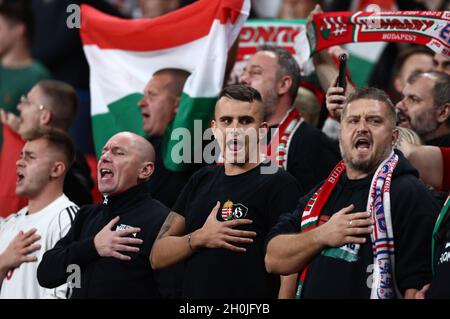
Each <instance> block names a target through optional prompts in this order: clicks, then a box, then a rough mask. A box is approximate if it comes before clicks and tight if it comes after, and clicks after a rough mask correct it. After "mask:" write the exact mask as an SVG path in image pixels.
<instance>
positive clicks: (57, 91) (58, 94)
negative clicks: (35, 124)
mask: <svg viewBox="0 0 450 319" xmlns="http://www.w3.org/2000/svg"><path fill="white" fill-rule="evenodd" d="M37 85H38V86H39V88H41V89H42V91H43V93H44V96H45V99H46V101H48V103H47V104H44V106H45V107H47V108H49V111H50V112H51V113H52V114H53V126H55V127H57V128H59V129H63V130H66V131H67V130H68V129H69V127H70V124H72V121H73V120H74V118H75V116H76V114H77V112H78V105H79V99H78V95H77V92H76V91H75V89H74V88H73V87H72V86H71V85H70V84H68V83H65V82H61V81H56V80H41V81H39V82H38V83H37Z"/></svg>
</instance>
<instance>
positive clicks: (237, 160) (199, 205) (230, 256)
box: [150, 85, 300, 298]
mask: <svg viewBox="0 0 450 319" xmlns="http://www.w3.org/2000/svg"><path fill="white" fill-rule="evenodd" d="M263 113H264V112H263V108H262V102H261V96H260V94H259V93H258V91H256V90H255V89H253V88H251V87H247V86H243V85H235V86H230V87H227V88H225V89H224V90H223V92H222V93H221V95H220V97H219V100H218V102H217V104H216V109H215V115H214V120H213V121H212V128H213V130H214V135H215V137H216V139H217V141H218V144H219V146H220V149H221V152H222V154H223V159H224V165H223V166H222V165H221V166H209V167H205V168H203V169H201V170H200V171H198V172H197V173H196V174H194V175H193V176H192V178H191V179H190V180H189V182H188V184H187V185H186V187H185V188H184V190H183V191H182V193H181V194H180V196H179V198H178V200H177V202H176V204H175V206H174V207H173V209H172V212H171V213H170V215H169V216H168V217H167V219H166V222H165V224H164V225H163V227H162V229H161V232H160V234H159V235H158V238H157V241H156V243H155V245H154V247H153V249H152V253H151V255H150V261H151V263H152V266H153V268H154V269H159V268H163V267H167V266H170V265H172V264H174V263H177V262H180V261H182V260H184V261H185V273H184V283H183V297H184V298H275V297H276V296H277V294H278V287H279V281H278V276H274V275H270V274H268V273H267V272H266V270H265V266H264V243H265V239H266V235H267V234H268V232H269V230H270V229H271V228H272V226H274V225H275V223H276V221H277V219H278V217H279V215H280V214H281V213H284V212H288V211H290V210H292V209H294V208H295V205H296V202H297V196H299V194H300V191H299V186H298V184H297V182H296V180H295V179H294V178H293V177H292V176H290V175H289V174H288V173H286V172H285V171H283V170H281V169H276V171H275V172H271V174H266V173H268V171H270V166H267V164H264V163H262V160H263V159H262V158H261V156H260V154H259V152H258V147H257V142H258V141H259V132H258V130H259V129H260V128H265V127H267V124H266V123H265V122H263V118H264V114H263ZM252 133H254V134H252ZM252 136H253V137H255V138H256V143H251V137H252ZM253 142H255V141H254V140H253Z"/></svg>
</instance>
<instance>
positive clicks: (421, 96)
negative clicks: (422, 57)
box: [396, 71, 450, 147]
mask: <svg viewBox="0 0 450 319" xmlns="http://www.w3.org/2000/svg"><path fill="white" fill-rule="evenodd" d="M403 96H404V97H403V100H401V101H400V102H399V103H397V106H396V107H397V109H398V110H399V124H398V125H399V126H401V127H406V128H411V129H412V130H414V131H415V132H416V133H417V134H418V135H419V136H420V138H421V139H422V140H423V141H424V143H425V144H427V145H434V146H444V147H450V75H448V74H446V73H442V72H436V71H431V72H417V73H414V74H413V75H411V77H409V79H408V83H407V84H406V86H405V88H404V89H403Z"/></svg>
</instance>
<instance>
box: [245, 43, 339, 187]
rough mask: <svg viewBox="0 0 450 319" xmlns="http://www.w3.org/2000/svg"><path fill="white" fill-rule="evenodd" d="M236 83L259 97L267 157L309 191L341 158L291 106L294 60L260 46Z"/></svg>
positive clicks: (296, 83)
mask: <svg viewBox="0 0 450 319" xmlns="http://www.w3.org/2000/svg"><path fill="white" fill-rule="evenodd" d="M239 81H240V83H241V84H245V85H249V86H251V87H253V88H255V89H257V90H258V91H259V92H260V94H261V96H262V100H263V106H264V112H265V121H266V122H267V124H268V125H269V129H270V130H269V137H268V139H270V141H268V146H267V148H268V153H269V154H270V157H271V158H272V159H273V160H275V159H276V160H275V161H274V162H275V163H276V164H277V165H278V166H279V167H283V168H285V169H286V170H287V171H288V172H289V173H291V174H292V175H293V176H294V177H295V178H296V179H297V180H298V182H299V183H300V185H301V186H302V188H303V189H304V190H305V191H309V190H310V189H311V188H312V187H313V186H314V185H316V184H317V183H319V182H320V181H322V180H323V179H324V178H326V177H327V175H326V174H327V172H329V171H330V170H331V169H332V168H333V167H334V165H336V163H337V162H338V161H339V160H340V156H339V150H338V149H337V146H336V145H335V144H334V143H333V142H332V141H331V140H330V139H329V138H328V137H327V136H325V134H323V133H322V132H321V131H319V130H318V129H316V128H314V127H312V126H311V125H309V124H307V123H306V122H305V121H303V119H302V117H301V115H300V114H299V112H298V110H297V108H296V107H294V106H293V103H294V101H295V98H296V96H297V90H298V87H299V84H300V68H299V66H298V64H297V62H296V61H295V59H294V57H293V56H292V55H291V54H290V53H289V52H287V51H286V50H284V49H282V48H279V47H273V46H262V47H261V48H259V50H258V52H256V53H255V54H254V55H253V56H252V57H251V58H250V59H249V61H248V63H247V65H246V66H245V68H244V70H243V73H242V74H241V76H240V79H239ZM271 133H273V135H271Z"/></svg>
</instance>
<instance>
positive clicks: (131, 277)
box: [37, 132, 169, 298]
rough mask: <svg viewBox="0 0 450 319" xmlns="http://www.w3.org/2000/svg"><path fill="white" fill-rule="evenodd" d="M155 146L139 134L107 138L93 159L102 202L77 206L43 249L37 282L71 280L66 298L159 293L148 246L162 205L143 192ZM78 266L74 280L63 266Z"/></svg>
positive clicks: (162, 217)
mask: <svg viewBox="0 0 450 319" xmlns="http://www.w3.org/2000/svg"><path fill="white" fill-rule="evenodd" d="M154 160H155V151H154V149H153V146H152V145H151V144H150V143H149V142H148V141H147V140H145V139H144V138H143V137H141V136H138V135H136V134H133V133H129V132H122V133H118V134H116V135H114V136H113V137H111V138H110V139H109V141H108V142H107V143H106V145H105V146H104V148H103V150H102V155H101V157H100V160H99V162H98V167H97V174H98V189H99V191H100V192H101V193H103V196H104V197H105V199H104V201H103V204H97V205H86V206H83V207H82V208H81V209H80V210H79V211H78V214H77V217H76V218H75V220H74V223H73V226H72V228H71V230H70V231H69V233H68V234H67V235H66V236H65V237H63V238H62V239H61V240H60V241H58V242H57V243H56V246H55V247H54V248H53V249H51V250H49V251H47V252H46V253H45V255H44V257H43V258H42V262H41V263H40V265H39V268H38V274H37V275H38V276H37V277H38V280H39V284H40V285H41V286H43V287H46V288H54V287H57V286H59V285H61V284H63V283H65V282H67V281H70V283H71V284H74V285H73V294H72V296H71V297H72V298H159V297H160V295H159V291H158V287H157V283H156V279H155V275H154V272H153V270H152V268H151V266H150V263H149V261H148V256H149V255H150V249H151V247H152V245H153V242H154V240H155V238H156V235H157V234H158V231H159V229H160V228H161V226H162V224H163V222H164V220H165V218H166V216H167V214H168V213H169V211H168V208H167V207H165V206H164V205H162V204H161V203H160V202H158V201H156V200H154V199H152V198H151V196H149V195H148V189H147V183H146V181H148V179H149V178H150V176H151V175H152V173H153V168H154V164H153V163H154ZM70 265H76V266H78V267H79V274H80V276H81V277H79V278H78V279H79V285H77V281H75V282H71V280H70V278H72V277H71V276H70V275H71V273H70V272H69V273H68V272H67V269H68V266H70Z"/></svg>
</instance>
